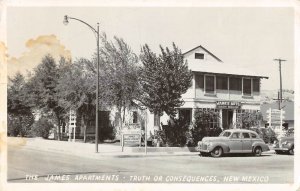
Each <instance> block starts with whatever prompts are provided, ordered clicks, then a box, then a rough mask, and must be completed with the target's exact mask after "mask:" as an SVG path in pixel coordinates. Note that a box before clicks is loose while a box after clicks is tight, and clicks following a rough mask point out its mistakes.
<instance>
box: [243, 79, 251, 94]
mask: <svg viewBox="0 0 300 191" xmlns="http://www.w3.org/2000/svg"><path fill="white" fill-rule="evenodd" d="M243 94H244V95H252V83H251V79H247V78H243Z"/></svg>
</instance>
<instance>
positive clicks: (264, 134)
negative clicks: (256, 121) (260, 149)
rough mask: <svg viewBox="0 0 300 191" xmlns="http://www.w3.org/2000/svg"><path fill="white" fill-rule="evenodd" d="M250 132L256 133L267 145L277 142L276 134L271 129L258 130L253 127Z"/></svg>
mask: <svg viewBox="0 0 300 191" xmlns="http://www.w3.org/2000/svg"><path fill="white" fill-rule="evenodd" d="M250 130H252V131H255V132H256V133H257V134H258V135H259V137H260V138H261V139H263V140H264V142H265V143H273V142H274V141H275V140H277V137H276V134H275V132H274V131H273V130H272V129H271V128H270V127H268V128H257V127H252V128H250Z"/></svg>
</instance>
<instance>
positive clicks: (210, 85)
mask: <svg viewBox="0 0 300 191" xmlns="http://www.w3.org/2000/svg"><path fill="white" fill-rule="evenodd" d="M184 58H185V59H186V60H187V62H188V66H189V69H190V70H192V72H193V80H192V86H191V87H190V88H189V89H188V91H187V92H186V93H185V94H184V95H182V98H183V100H184V105H183V106H181V107H180V108H178V109H179V115H180V116H181V117H183V118H185V120H186V121H187V122H189V123H192V121H193V120H194V112H195V110H196V109H200V110H201V109H202V110H214V111H215V112H218V113H219V118H218V120H217V121H214V122H213V123H212V126H219V127H221V128H222V129H228V128H236V127H237V118H238V117H239V115H240V114H241V113H243V112H248V113H249V112H250V113H256V112H258V111H259V110H260V83H261V80H262V79H264V78H265V79H268V77H266V76H262V75H260V74H257V73H254V72H252V71H250V70H248V69H245V68H241V67H240V66H238V65H235V66H233V65H229V64H226V63H224V62H222V61H221V59H219V58H218V57H217V56H215V55H214V54H212V53H211V52H209V51H208V50H206V49H205V48H204V47H202V46H197V47H195V48H193V49H191V50H189V51H187V52H185V53H184ZM148 119H149V122H148V125H147V127H149V128H150V129H151V127H153V126H157V125H158V124H157V123H156V119H155V116H153V115H152V114H150V116H149V118H148ZM168 119H169V117H168V116H163V117H161V122H162V123H163V124H166V123H167V120H168Z"/></svg>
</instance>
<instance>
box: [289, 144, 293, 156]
mask: <svg viewBox="0 0 300 191" xmlns="http://www.w3.org/2000/svg"><path fill="white" fill-rule="evenodd" d="M289 154H290V155H294V146H292V148H291V149H290V150H289Z"/></svg>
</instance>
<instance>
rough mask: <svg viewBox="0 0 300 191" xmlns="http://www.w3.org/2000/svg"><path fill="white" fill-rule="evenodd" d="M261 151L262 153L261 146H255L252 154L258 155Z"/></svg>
mask: <svg viewBox="0 0 300 191" xmlns="http://www.w3.org/2000/svg"><path fill="white" fill-rule="evenodd" d="M261 153H262V149H261V147H255V148H254V150H253V154H254V156H257V157H259V156H260V155H261Z"/></svg>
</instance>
